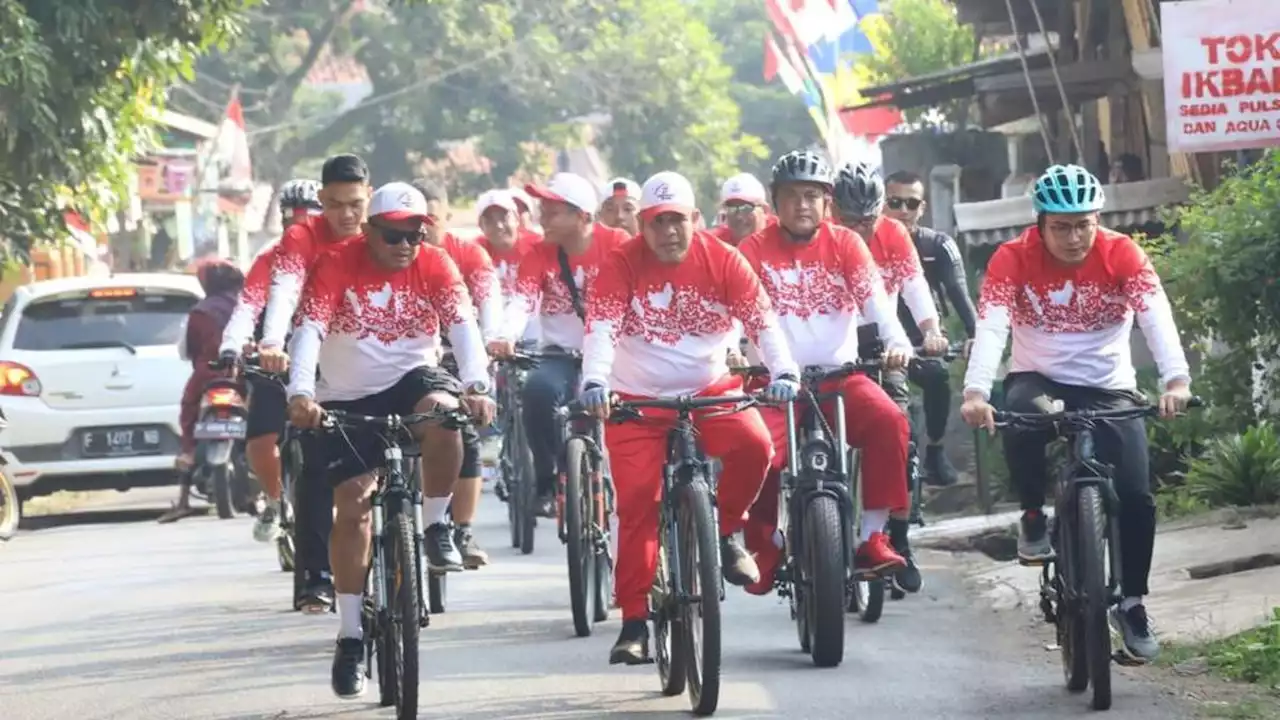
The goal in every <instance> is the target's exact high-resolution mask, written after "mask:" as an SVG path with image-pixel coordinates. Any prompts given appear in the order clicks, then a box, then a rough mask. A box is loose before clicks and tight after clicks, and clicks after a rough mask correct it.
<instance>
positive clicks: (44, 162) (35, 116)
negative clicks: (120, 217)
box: [0, 0, 248, 254]
mask: <svg viewBox="0 0 1280 720" xmlns="http://www.w3.org/2000/svg"><path fill="white" fill-rule="evenodd" d="M247 4H248V3H246V2H244V1H242V0H151V2H147V3H122V2H115V1H114V0H81V1H80V2H75V3H65V2H51V1H50V0H0V37H3V38H4V42H3V43H0V238H5V239H7V240H9V241H10V242H11V243H12V244H13V249H14V250H15V251H17V252H18V254H25V253H26V251H27V250H28V249H29V247H30V244H31V243H32V242H34V241H39V240H46V239H55V238H57V237H58V236H60V235H62V234H63V232H64V231H65V227H64V225H63V221H62V213H61V208H62V206H63V203H65V202H70V201H71V200H72V199H74V203H75V206H76V209H77V210H79V211H80V212H81V213H82V214H86V215H89V216H90V217H91V219H93V220H97V221H101V220H102V219H104V218H105V215H106V213H108V212H111V211H114V210H116V209H117V208H118V205H119V203H120V198H124V197H126V196H127V195H126V192H125V188H126V183H127V180H128V178H129V173H130V161H131V160H132V158H133V157H134V156H135V155H136V154H137V153H138V152H140V151H141V150H142V149H144V148H145V147H146V145H147V142H148V140H149V133H148V130H149V127H150V125H151V124H152V123H153V121H154V119H155V117H156V105H157V104H158V101H159V100H160V98H159V96H158V93H157V89H158V88H162V87H164V86H165V85H166V84H168V83H169V82H171V81H173V80H174V79H176V78H178V77H179V76H181V75H183V74H187V73H189V72H190V70H191V63H192V60H193V58H194V56H195V55H196V54H197V53H199V52H201V51H202V50H204V49H206V48H208V47H209V46H210V45H211V44H213V43H217V42H220V41H222V40H224V39H226V38H228V37H230V36H231V35H233V34H234V32H235V29H236V25H235V21H236V20H237V18H238V15H239V12H240V11H241V10H242V9H243V8H244V7H245V6H246V5H247Z"/></svg>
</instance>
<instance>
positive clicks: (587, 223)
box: [489, 173, 628, 518]
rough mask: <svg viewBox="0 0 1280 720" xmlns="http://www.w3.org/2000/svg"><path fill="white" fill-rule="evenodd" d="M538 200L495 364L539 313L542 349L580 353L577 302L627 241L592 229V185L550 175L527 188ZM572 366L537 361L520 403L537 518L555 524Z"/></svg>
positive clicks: (617, 233)
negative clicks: (531, 241)
mask: <svg viewBox="0 0 1280 720" xmlns="http://www.w3.org/2000/svg"><path fill="white" fill-rule="evenodd" d="M526 189H527V190H528V192H529V194H530V195H533V196H535V197H537V198H538V199H539V200H541V208H540V209H541V213H540V214H541V218H542V228H543V230H544V232H545V236H544V237H545V238H546V240H545V242H543V243H541V244H539V245H537V246H536V247H534V249H533V250H532V251H531V252H530V253H529V254H528V255H526V256H525V257H524V259H523V260H522V261H521V262H520V274H519V277H518V278H517V280H516V297H515V298H514V299H513V300H512V302H511V303H510V304H508V305H507V311H506V318H505V320H504V323H503V330H502V331H501V333H499V339H498V340H496V341H495V342H493V343H490V345H489V351H490V353H492V354H493V356H494V357H496V358H503V357H509V356H510V355H511V354H512V353H513V352H515V341H516V340H517V339H518V338H520V337H521V336H522V335H523V334H524V332H525V327H526V325H527V324H528V322H529V319H530V317H531V316H532V315H533V313H534V312H537V313H539V317H538V320H539V326H540V330H541V333H542V337H541V343H542V345H543V346H544V347H553V348H559V349H562V350H581V349H582V336H583V321H584V320H585V319H586V310H585V303H584V298H585V297H586V296H587V293H588V292H590V288H591V284H592V283H593V282H595V278H596V274H597V273H598V272H599V269H600V264H601V262H603V261H604V259H605V258H606V257H608V255H609V253H611V252H613V250H614V249H616V248H617V247H618V246H619V245H621V244H622V243H623V242H625V241H626V240H627V239H628V237H627V234H626V233H625V232H623V231H621V230H617V229H614V228H610V227H606V226H604V225H602V224H600V223H596V222H594V221H593V219H592V218H593V217H594V215H595V212H596V209H597V205H598V200H597V195H596V189H595V188H594V187H592V185H591V182H590V181H589V180H587V179H586V178H584V177H582V176H580V175H574V174H573V173H557V174H555V175H554V176H552V178H551V181H550V182H549V183H547V186H546V187H536V186H532V185H531V186H529V187H528V188H526ZM577 377H578V365H577V363H576V362H574V361H572V360H570V359H568V358H563V359H558V358H544V359H543V360H542V361H541V362H540V363H539V364H538V367H537V368H535V369H534V370H533V371H532V372H531V373H529V376H528V378H527V379H526V381H525V386H524V392H523V395H522V401H523V408H524V426H525V437H527V438H528V439H529V449H530V450H531V451H532V452H533V465H534V474H535V477H536V478H537V483H538V495H539V498H540V504H541V514H542V516H543V517H548V518H552V517H555V512H556V510H555V490H556V477H557V474H556V472H557V469H556V463H557V458H559V457H560V451H561V447H560V445H561V433H560V428H561V424H560V422H559V421H558V420H557V419H556V410H557V409H558V408H559V407H560V406H561V405H563V404H564V403H566V402H568V401H569V400H570V399H572V397H573V392H574V390H575V388H576V386H577Z"/></svg>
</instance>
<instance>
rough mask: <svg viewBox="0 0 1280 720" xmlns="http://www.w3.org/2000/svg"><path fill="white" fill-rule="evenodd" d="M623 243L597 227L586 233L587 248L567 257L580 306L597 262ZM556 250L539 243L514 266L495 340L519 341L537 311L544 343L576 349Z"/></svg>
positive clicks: (577, 338)
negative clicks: (516, 271)
mask: <svg viewBox="0 0 1280 720" xmlns="http://www.w3.org/2000/svg"><path fill="white" fill-rule="evenodd" d="M628 239H629V238H628V237H627V234H626V233H625V232H623V231H622V230H617V229H614V228H611V227H606V226H604V225H601V224H599V223H597V224H596V226H595V228H594V230H593V231H592V239H591V247H589V248H587V251H586V252H584V253H582V254H581V255H575V256H570V257H569V258H568V261H569V272H570V274H571V275H572V277H573V280H574V284H575V285H576V286H577V288H578V293H579V296H580V297H581V299H582V300H583V302H585V301H586V298H587V297H588V294H589V293H590V292H591V284H592V283H593V282H595V278H596V275H597V274H598V273H599V272H600V264H601V262H603V261H604V259H605V258H606V257H608V255H609V253H611V252H613V251H614V250H616V249H617V248H618V247H619V246H620V245H622V243H624V242H626V241H627V240H628ZM559 249H560V247H559V246H558V245H555V244H553V243H549V242H542V243H540V244H538V245H537V246H536V247H535V248H534V249H533V250H531V251H530V252H529V254H528V255H525V257H524V259H523V260H522V261H521V262H520V272H519V275H518V276H517V279H516V292H515V296H514V297H513V298H512V300H511V302H510V303H509V304H508V305H507V313H506V320H505V322H504V329H503V331H502V333H500V335H499V336H500V337H502V338H504V339H506V340H516V339H517V338H519V337H520V336H521V335H522V334H523V333H524V330H525V326H526V325H527V324H528V322H529V319H530V317H532V315H533V314H534V312H537V313H538V316H539V320H540V323H541V334H542V338H541V340H542V343H543V344H544V345H557V346H559V347H562V348H565V349H566V350H580V349H582V337H583V324H582V320H581V319H579V317H578V315H577V313H576V312H575V311H574V308H573V299H572V296H571V295H570V292H569V286H568V285H565V283H564V280H562V279H561V275H562V271H561V269H560V256H559Z"/></svg>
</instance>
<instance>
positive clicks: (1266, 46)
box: [1200, 32, 1280, 65]
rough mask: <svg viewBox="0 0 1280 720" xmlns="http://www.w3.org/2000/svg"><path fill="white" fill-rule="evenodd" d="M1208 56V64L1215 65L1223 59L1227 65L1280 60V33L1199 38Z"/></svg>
mask: <svg viewBox="0 0 1280 720" xmlns="http://www.w3.org/2000/svg"><path fill="white" fill-rule="evenodd" d="M1200 44H1201V45H1203V46H1204V48H1205V50H1206V51H1207V52H1208V55H1209V62H1211V63H1213V64H1214V65H1217V64H1218V63H1220V62H1222V59H1223V58H1224V57H1225V58H1226V61H1227V62H1229V63H1234V64H1236V65H1240V64H1243V63H1247V62H1266V61H1268V60H1280V32H1274V33H1271V34H1270V35H1263V34H1261V33H1257V34H1254V35H1232V36H1230V37H1207V38H1200Z"/></svg>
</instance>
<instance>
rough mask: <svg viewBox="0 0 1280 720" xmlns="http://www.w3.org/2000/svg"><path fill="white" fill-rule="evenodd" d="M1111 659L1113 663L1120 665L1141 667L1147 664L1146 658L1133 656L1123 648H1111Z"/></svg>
mask: <svg viewBox="0 0 1280 720" xmlns="http://www.w3.org/2000/svg"><path fill="white" fill-rule="evenodd" d="M1111 659H1112V661H1114V662H1115V664H1117V665H1119V666H1121V667H1142V666H1143V665H1146V664H1148V663H1147V661H1146V660H1143V659H1142V658H1136V657H1133V656H1132V655H1130V654H1129V653H1127V652H1125V651H1123V650H1113V651H1112V652H1111Z"/></svg>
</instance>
